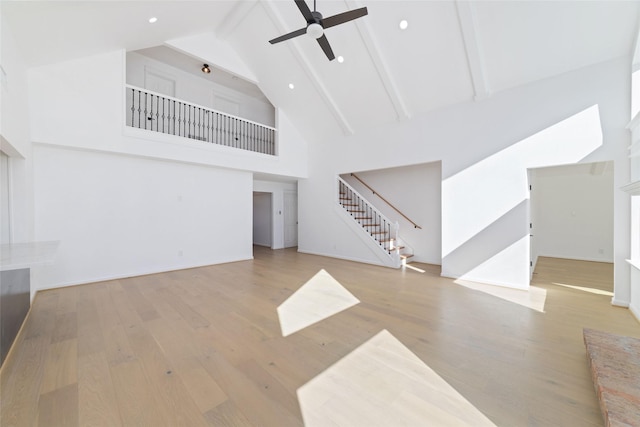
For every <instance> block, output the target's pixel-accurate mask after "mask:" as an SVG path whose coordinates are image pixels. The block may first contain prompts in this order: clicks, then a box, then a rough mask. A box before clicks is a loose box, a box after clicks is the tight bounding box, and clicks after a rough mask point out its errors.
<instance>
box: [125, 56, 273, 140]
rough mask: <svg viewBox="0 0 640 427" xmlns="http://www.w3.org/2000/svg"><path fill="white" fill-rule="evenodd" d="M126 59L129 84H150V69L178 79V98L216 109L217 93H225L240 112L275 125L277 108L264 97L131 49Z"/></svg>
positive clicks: (246, 116) (252, 118)
mask: <svg viewBox="0 0 640 427" xmlns="http://www.w3.org/2000/svg"><path fill="white" fill-rule="evenodd" d="M126 61H127V79H126V81H127V84H130V85H133V86H137V87H141V88H146V85H145V70H149V71H151V72H155V73H158V74H160V75H162V76H167V77H168V78H171V79H172V80H174V81H175V82H176V86H175V95H174V96H175V97H176V98H178V99H182V100H185V101H188V102H191V103H195V104H198V105H201V106H203V107H208V108H212V109H215V108H216V105H215V100H214V96H223V97H224V98H227V99H231V100H233V101H235V102H237V103H238V104H239V105H240V112H239V114H238V116H240V117H242V118H245V119H248V120H251V121H254V122H257V123H262V124H264V125H267V126H272V127H273V126H275V108H274V107H273V105H271V104H269V103H266V102H264V101H262V100H260V99H257V98H255V97H252V96H249V95H247V94H244V93H241V92H238V91H236V90H234V89H231V88H227V87H224V86H221V85H219V84H216V83H214V82H212V81H208V80H206V79H205V78H201V77H196V76H194V75H193V74H190V73H187V72H185V71H182V70H180V69H178V68H176V67H173V66H171V65H168V64H165V63H163V62H160V61H157V60H155V59H152V58H149V57H147V56H144V55H141V54H139V53H136V52H128V53H127V58H126ZM223 112H224V111H223Z"/></svg>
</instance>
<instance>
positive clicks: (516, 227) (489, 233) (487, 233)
mask: <svg viewBox="0 0 640 427" xmlns="http://www.w3.org/2000/svg"><path fill="white" fill-rule="evenodd" d="M528 209H529V203H528V200H523V201H521V202H520V203H518V204H517V205H516V206H515V207H514V208H513V209H511V210H509V211H508V212H507V213H505V214H504V215H502V216H501V217H500V218H498V219H497V220H495V221H494V222H492V223H491V224H489V225H488V226H487V227H485V228H484V229H483V230H481V231H480V232H478V233H476V234H475V235H474V236H473V237H472V238H470V239H469V240H467V241H466V242H464V243H463V244H461V245H460V246H458V247H457V248H456V249H454V250H453V251H452V252H450V253H449V254H448V255H447V256H445V257H444V258H443V259H442V264H443V266H444V265H446V267H447V269H446V271H445V270H444V269H443V271H442V275H443V276H446V277H455V278H460V279H465V278H466V276H472V277H475V276H482V270H484V269H486V268H488V267H490V266H491V264H492V263H500V264H501V265H502V269H503V277H504V278H511V280H507V281H506V283H496V284H504V285H509V284H511V283H512V282H515V281H516V280H517V279H519V277H518V269H517V268H514V267H515V266H516V265H517V263H518V258H517V256H516V257H514V258H511V255H513V254H512V252H514V251H515V250H516V249H517V248H518V247H519V246H520V242H523V240H527V242H524V244H528V239H527V237H528V235H529V230H528V228H527V226H526V223H525V222H523V221H522V219H523V218H526V217H527V214H528ZM504 270H506V271H504ZM470 273H472V274H470Z"/></svg>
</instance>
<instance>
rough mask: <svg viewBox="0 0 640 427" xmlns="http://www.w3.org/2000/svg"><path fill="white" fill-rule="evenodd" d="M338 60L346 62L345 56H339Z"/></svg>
mask: <svg viewBox="0 0 640 427" xmlns="http://www.w3.org/2000/svg"><path fill="white" fill-rule="evenodd" d="M338 62H339V63H341V64H342V63H343V62H344V57H343V56H338Z"/></svg>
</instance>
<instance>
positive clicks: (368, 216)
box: [338, 177, 413, 268]
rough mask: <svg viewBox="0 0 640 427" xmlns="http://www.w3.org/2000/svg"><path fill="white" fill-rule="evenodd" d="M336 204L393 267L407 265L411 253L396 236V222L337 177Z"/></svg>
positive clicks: (397, 226) (411, 255)
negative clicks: (370, 239)
mask: <svg viewBox="0 0 640 427" xmlns="http://www.w3.org/2000/svg"><path fill="white" fill-rule="evenodd" d="M338 203H339V204H340V206H342V207H343V208H344V210H345V211H346V213H347V214H348V215H350V216H351V218H352V219H353V220H354V221H356V222H357V223H358V224H359V225H360V226H361V227H362V230H363V233H366V234H367V235H369V236H370V237H371V238H372V239H373V240H374V241H375V242H376V243H377V244H378V246H379V247H380V249H381V250H382V251H384V252H385V253H386V254H387V255H388V256H389V257H390V258H391V260H392V264H393V266H394V267H396V268H399V267H402V266H404V265H406V264H407V260H408V259H410V258H411V257H413V251H412V249H411V248H409V247H408V246H407V245H405V244H403V242H402V241H401V240H400V238H399V236H398V228H399V225H398V222H391V220H389V219H388V218H387V217H386V216H384V215H383V214H382V213H381V212H380V211H378V210H377V209H376V208H375V207H374V206H373V205H372V204H371V203H369V202H368V201H367V200H366V199H365V198H364V197H362V195H361V194H360V193H358V192H357V191H356V190H354V189H353V187H351V186H350V185H349V184H348V183H347V182H346V181H344V180H343V179H342V178H340V177H338Z"/></svg>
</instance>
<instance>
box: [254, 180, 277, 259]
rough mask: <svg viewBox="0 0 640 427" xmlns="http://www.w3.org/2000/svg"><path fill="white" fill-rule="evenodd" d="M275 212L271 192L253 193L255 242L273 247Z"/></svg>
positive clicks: (255, 243)
mask: <svg viewBox="0 0 640 427" xmlns="http://www.w3.org/2000/svg"><path fill="white" fill-rule="evenodd" d="M272 217H273V212H272V209H271V194H270V193H260V192H254V193H253V244H254V245H259V246H266V247H268V248H270V247H271V242H272V240H273V236H272V232H271V225H272V220H271V218H272Z"/></svg>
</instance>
